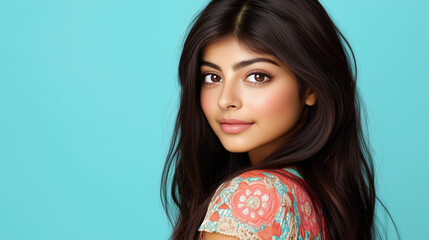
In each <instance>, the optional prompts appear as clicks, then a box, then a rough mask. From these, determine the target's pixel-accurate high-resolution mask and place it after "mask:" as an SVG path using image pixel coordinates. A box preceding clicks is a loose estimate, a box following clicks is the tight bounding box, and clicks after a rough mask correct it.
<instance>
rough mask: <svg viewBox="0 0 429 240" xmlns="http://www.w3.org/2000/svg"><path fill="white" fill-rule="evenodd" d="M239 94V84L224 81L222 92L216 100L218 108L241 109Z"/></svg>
mask: <svg viewBox="0 0 429 240" xmlns="http://www.w3.org/2000/svg"><path fill="white" fill-rule="evenodd" d="M240 94H241V93H240V89H239V82H234V81H225V80H224V82H223V84H222V92H221V94H220V96H219V99H218V106H219V107H220V108H221V109H223V110H229V109H239V108H241V105H242V102H241V97H240Z"/></svg>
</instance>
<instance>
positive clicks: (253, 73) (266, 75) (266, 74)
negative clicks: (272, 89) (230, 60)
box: [201, 71, 273, 87]
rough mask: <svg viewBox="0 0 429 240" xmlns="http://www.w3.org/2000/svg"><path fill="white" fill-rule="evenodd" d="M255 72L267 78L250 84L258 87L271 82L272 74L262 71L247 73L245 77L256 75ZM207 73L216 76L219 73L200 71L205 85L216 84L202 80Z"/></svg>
mask: <svg viewBox="0 0 429 240" xmlns="http://www.w3.org/2000/svg"><path fill="white" fill-rule="evenodd" d="M256 74H260V75H263V76H264V77H267V78H268V80H265V81H263V82H250V83H251V84H254V85H256V86H258V87H261V86H264V85H265V84H267V83H269V82H271V80H272V79H273V75H272V74H270V73H267V72H262V71H256V72H252V73H249V74H248V75H247V77H246V79H247V78H248V77H250V76H252V75H256ZM208 75H216V76H218V77H219V75H217V74H216V73H211V72H205V73H202V74H201V81H202V82H203V84H207V85H209V86H211V85H214V84H216V82H214V83H208V82H204V80H205V78H206V77H207V76H208ZM219 78H220V77H219Z"/></svg>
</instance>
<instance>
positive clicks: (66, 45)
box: [0, 0, 429, 240]
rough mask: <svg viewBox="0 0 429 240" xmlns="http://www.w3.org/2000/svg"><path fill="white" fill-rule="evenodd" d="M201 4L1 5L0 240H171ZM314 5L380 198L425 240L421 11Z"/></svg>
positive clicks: (421, 5)
mask: <svg viewBox="0 0 429 240" xmlns="http://www.w3.org/2000/svg"><path fill="white" fill-rule="evenodd" d="M206 3H207V1H198V0H180V1H172V0H170V1H168V2H167V3H166V2H165V1H152V2H147V1H137V0H125V1H124V0H122V1H119V0H104V1H97V0H73V1H72V0H67V1H53V0H39V1H30V0H28V1H23V0H15V1H6V0H1V1H0V239H5V240H24V239H32V240H39V239H43V240H51V239H52V240H53V239H64V240H69V239H70V240H71V239H79V240H82V239H91V240H92V239H103V240H108V239H167V237H168V235H169V233H168V232H169V231H170V228H169V225H168V222H167V219H166V216H165V214H164V212H163V209H162V207H161V204H160V200H159V194H158V190H159V182H160V175H161V170H162V165H163V162H164V159H165V156H166V153H167V150H168V147H169V146H168V144H169V141H170V139H169V138H170V136H171V132H172V129H173V128H172V125H173V123H174V119H175V114H174V113H175V111H176V110H177V103H178V102H177V100H178V82H177V65H178V60H179V56H180V46H181V43H182V39H183V38H184V33H185V30H186V27H187V26H188V24H189V23H190V21H191V19H192V18H193V16H194V15H195V14H196V13H197V11H198V10H199V9H201V8H202V7H203V6H204V5H205V4H206ZM322 4H324V5H325V7H326V9H327V10H328V12H329V13H330V15H331V16H332V18H333V19H334V21H335V22H336V23H337V24H338V26H339V27H340V29H341V30H342V31H343V33H344V34H345V36H346V37H347V38H348V40H349V41H350V43H351V45H352V47H353V50H354V51H355V54H356V58H357V63H358V68H359V70H358V78H359V80H358V81H359V87H360V88H361V91H362V95H363V98H364V101H365V103H366V105H367V109H368V120H369V126H370V138H371V142H372V144H373V148H374V153H375V160H376V162H375V163H376V174H377V181H376V183H377V187H378V190H379V193H380V198H381V199H382V200H383V202H384V203H385V204H386V206H387V207H388V208H389V210H390V212H391V214H392V215H393V217H394V219H395V221H396V223H397V224H398V228H399V230H400V232H401V234H402V237H403V239H423V238H424V237H425V235H424V233H423V231H422V230H423V229H426V228H427V220H426V216H428V215H429V207H428V203H429V191H428V189H429V181H428V180H427V177H426V176H427V175H426V174H427V171H428V170H429V169H428V168H429V153H428V149H427V146H428V143H429V137H428V136H429V127H428V125H427V123H428V122H429V111H428V109H429V108H428V107H427V105H428V104H429V97H428V96H429V95H428V93H427V89H428V88H429V72H428V69H429V63H428V60H427V56H428V55H429V47H428V45H427V43H428V42H429V32H428V30H427V29H428V27H427V26H425V25H426V24H427V23H428V22H429V15H427V14H426V13H427V12H428V11H429V3H428V2H427V1H405V0H403V1H392V0H389V1H388V0H384V1H381V0H380V1H372V0H360V1H344V0H341V1H340V0H325V1H323V2H322ZM390 225H391V224H390ZM386 226H387V227H388V232H389V237H388V239H392V238H393V236H394V232H393V230H392V226H390V227H389V224H387V225H386Z"/></svg>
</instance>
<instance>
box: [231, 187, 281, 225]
mask: <svg viewBox="0 0 429 240" xmlns="http://www.w3.org/2000/svg"><path fill="white" fill-rule="evenodd" d="M238 186H239V187H238V189H237V190H236V191H235V192H234V193H233V195H232V197H231V200H230V204H231V208H232V215H233V217H234V218H235V219H237V220H238V221H240V222H245V223H248V224H249V225H250V226H252V227H255V228H260V227H261V224H264V225H269V224H270V223H271V222H272V221H273V219H274V217H275V216H276V214H277V212H278V211H279V208H280V204H281V196H280V194H279V193H277V191H276V189H275V188H266V186H265V184H264V183H263V182H262V181H254V182H252V183H251V184H250V185H249V184H247V183H246V182H244V181H243V182H240V183H239V185H238Z"/></svg>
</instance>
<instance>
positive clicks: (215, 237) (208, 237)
mask: <svg viewBox="0 0 429 240" xmlns="http://www.w3.org/2000/svg"><path fill="white" fill-rule="evenodd" d="M203 240H239V239H238V238H236V237H232V236H227V235H225V234H221V233H217V232H212V233H210V232H204V233H203Z"/></svg>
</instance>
